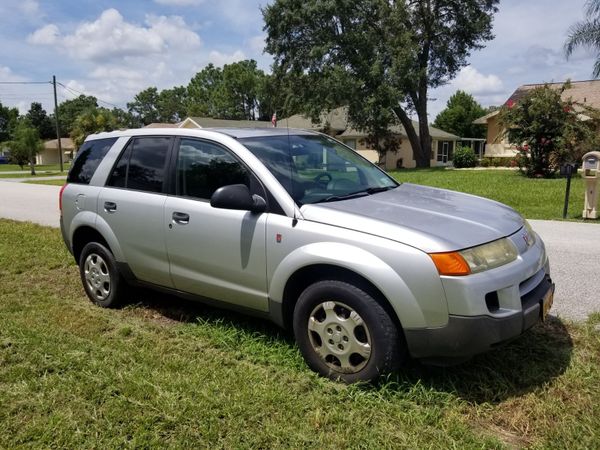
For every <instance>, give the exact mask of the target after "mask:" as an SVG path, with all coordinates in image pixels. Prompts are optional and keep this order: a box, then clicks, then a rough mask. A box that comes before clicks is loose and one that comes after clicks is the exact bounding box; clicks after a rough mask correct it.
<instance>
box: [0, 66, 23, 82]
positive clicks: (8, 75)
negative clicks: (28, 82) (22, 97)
mask: <svg viewBox="0 0 600 450" xmlns="http://www.w3.org/2000/svg"><path fill="white" fill-rule="evenodd" d="M0 81H25V78H23V77H22V76H19V75H16V74H15V73H13V71H12V70H11V69H10V67H6V66H0Z"/></svg>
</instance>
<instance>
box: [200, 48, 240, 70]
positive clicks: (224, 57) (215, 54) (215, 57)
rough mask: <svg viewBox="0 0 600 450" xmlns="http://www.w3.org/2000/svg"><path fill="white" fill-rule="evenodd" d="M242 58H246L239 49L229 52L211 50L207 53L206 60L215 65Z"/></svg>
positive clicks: (229, 62) (218, 65)
mask: <svg viewBox="0 0 600 450" xmlns="http://www.w3.org/2000/svg"><path fill="white" fill-rule="evenodd" d="M243 59H246V55H245V54H244V52H243V51H241V50H236V51H235V52H233V53H231V54H227V53H221V52H219V51H216V50H213V51H211V52H210V53H209V54H208V61H209V62H211V63H213V64H214V65H215V66H217V67H221V66H223V65H225V64H231V63H234V62H237V61H241V60H243Z"/></svg>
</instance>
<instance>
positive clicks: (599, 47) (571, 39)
mask: <svg viewBox="0 0 600 450" xmlns="http://www.w3.org/2000/svg"><path fill="white" fill-rule="evenodd" d="M585 12H586V14H585V15H586V17H587V19H586V20H584V21H581V22H577V23H576V24H574V25H573V26H572V27H571V28H570V29H569V35H568V37H567V41H566V43H565V53H566V55H567V58H569V57H570V56H571V55H572V54H573V52H574V51H575V49H576V48H578V47H584V48H588V49H591V50H594V51H596V62H595V64H594V72H593V77H594V78H598V77H599V76H600V0H588V2H587V3H586V6H585Z"/></svg>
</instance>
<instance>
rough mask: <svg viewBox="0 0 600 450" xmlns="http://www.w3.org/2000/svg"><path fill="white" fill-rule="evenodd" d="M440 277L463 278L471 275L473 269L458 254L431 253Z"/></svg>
mask: <svg viewBox="0 0 600 450" xmlns="http://www.w3.org/2000/svg"><path fill="white" fill-rule="evenodd" d="M429 256H430V257H431V259H432V260H433V263H434V264H435V267H437V270H438V272H439V273H440V275H450V276H463V275H469V274H470V273H471V268H470V267H469V264H468V263H467V261H465V259H464V258H463V257H462V256H461V255H460V253H458V252H451V253H430V254H429Z"/></svg>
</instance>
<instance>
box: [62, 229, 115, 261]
mask: <svg viewBox="0 0 600 450" xmlns="http://www.w3.org/2000/svg"><path fill="white" fill-rule="evenodd" d="M72 242H73V256H74V258H75V261H76V262H77V263H79V258H80V257H81V252H82V251H83V248H84V247H85V246H86V245H87V244H89V243H90V242H98V243H99V244H102V245H104V246H105V247H106V248H108V249H109V250H110V252H111V253H113V251H112V249H111V247H110V245H109V243H108V242H107V241H106V239H105V238H104V236H102V234H101V233H100V232H99V231H98V230H96V229H95V228H93V227H91V226H89V225H82V226H80V227H78V228H77V229H76V230H75V232H74V233H73V238H72ZM113 254H114V253H113Z"/></svg>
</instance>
